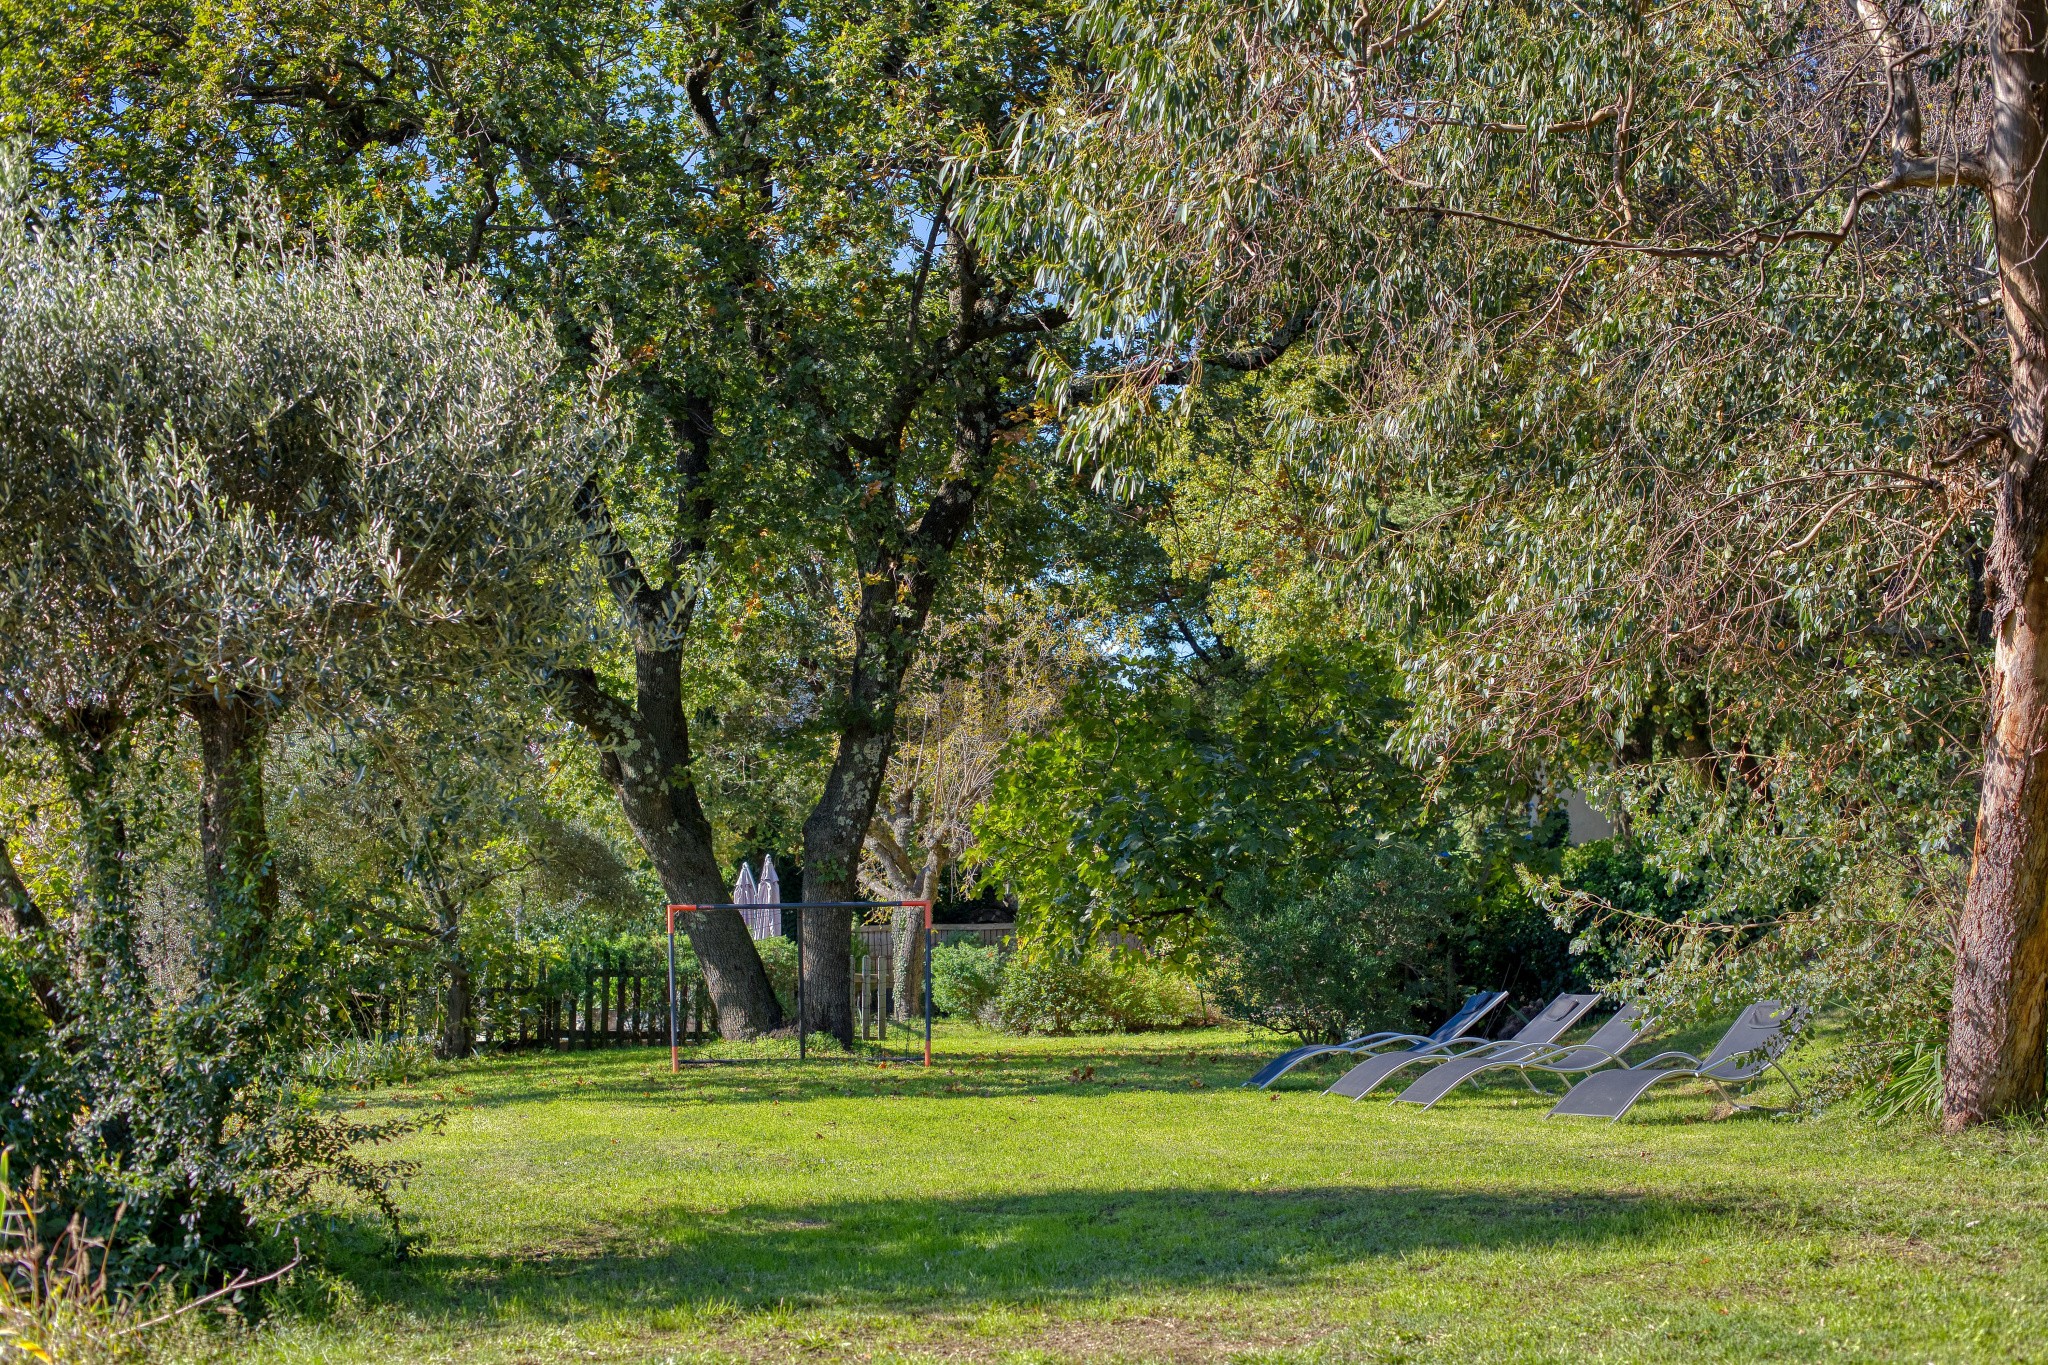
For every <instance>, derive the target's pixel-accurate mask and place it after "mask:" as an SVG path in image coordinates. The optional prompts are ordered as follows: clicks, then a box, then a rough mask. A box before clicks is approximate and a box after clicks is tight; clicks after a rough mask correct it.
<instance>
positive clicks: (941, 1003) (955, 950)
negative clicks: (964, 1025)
mask: <svg viewBox="0 0 2048 1365" xmlns="http://www.w3.org/2000/svg"><path fill="white" fill-rule="evenodd" d="M1002 988H1003V953H1002V950H1001V949H1000V948H998V947H996V946H995V945H994V944H993V943H941V944H938V945H936V946H935V947H933V949H932V1008H933V1009H935V1010H937V1011H938V1012H939V1013H941V1014H948V1015H952V1016H954V1017H956V1018H960V1019H979V1018H981V1017H982V1015H983V1013H984V1012H985V1011H986V1010H987V1009H988V1007H989V1005H990V1003H991V1002H992V1001H994V999H995V998H996V995H997V993H998V992H1000V991H1001V990H1002Z"/></svg>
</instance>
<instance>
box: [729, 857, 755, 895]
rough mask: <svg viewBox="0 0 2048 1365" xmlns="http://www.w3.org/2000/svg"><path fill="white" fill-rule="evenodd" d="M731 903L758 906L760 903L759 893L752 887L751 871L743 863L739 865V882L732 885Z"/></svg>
mask: <svg viewBox="0 0 2048 1365" xmlns="http://www.w3.org/2000/svg"><path fill="white" fill-rule="evenodd" d="M732 903H733V904H734V905H758V904H759V903H760V891H759V889H758V888H756V887H755V885H754V872H753V869H752V868H750V867H748V866H747V865H746V864H745V863H741V864H740V875H739V880H737V881H735V882H734V883H733V884H732Z"/></svg>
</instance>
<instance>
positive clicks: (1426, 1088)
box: [1394, 1005, 1648, 1109]
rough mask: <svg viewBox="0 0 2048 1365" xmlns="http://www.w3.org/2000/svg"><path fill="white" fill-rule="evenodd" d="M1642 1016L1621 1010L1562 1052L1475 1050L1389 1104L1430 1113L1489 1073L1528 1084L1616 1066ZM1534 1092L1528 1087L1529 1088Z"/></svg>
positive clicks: (1547, 1046)
mask: <svg viewBox="0 0 2048 1365" xmlns="http://www.w3.org/2000/svg"><path fill="white" fill-rule="evenodd" d="M1647 1022H1648V1021H1647V1020H1645V1019H1644V1018H1643V1013H1642V1011H1641V1010H1639V1009H1637V1008H1636V1007H1635V1006H1634V1005H1623V1006H1622V1007H1621V1008H1620V1009H1618V1010H1616V1011H1615V1012H1614V1015H1613V1017H1611V1018H1610V1019H1608V1021H1607V1022H1606V1023H1604V1024H1602V1025H1601V1026H1600V1027H1599V1028H1598V1029H1596V1030H1594V1032H1593V1036H1592V1037H1591V1038H1588V1039H1587V1040H1586V1041H1585V1042H1583V1043H1578V1044H1575V1045H1573V1046H1571V1047H1565V1046H1562V1045H1560V1044H1554V1043H1521V1042H1515V1043H1502V1044H1501V1045H1500V1046H1499V1047H1497V1048H1479V1049H1475V1050H1473V1051H1471V1052H1468V1053H1465V1054H1464V1055H1463V1056H1459V1057H1453V1058H1452V1059H1451V1060H1450V1061H1447V1062H1441V1063H1439V1064H1438V1065H1436V1066H1434V1067H1431V1068H1430V1069H1429V1071H1428V1072H1426V1073H1425V1074H1424V1075H1423V1077H1422V1079H1421V1080H1419V1081H1417V1082H1415V1084H1413V1085H1411V1086H1409V1087H1408V1088H1407V1089H1406V1090H1403V1091H1402V1092H1401V1093H1400V1094H1399V1095H1396V1096H1395V1097H1394V1098H1395V1099H1396V1100H1397V1101H1400V1102H1402V1103H1406V1104H1419V1105H1421V1106H1422V1107H1423V1108H1424V1109H1427V1108H1429V1106H1431V1105H1432V1104H1435V1103H1436V1102H1437V1101H1438V1100H1440V1099H1442V1098H1443V1097H1444V1096H1446V1095H1448V1094H1450V1093H1451V1092H1452V1091H1453V1090H1456V1089H1457V1088H1458V1087H1459V1086H1461V1085H1463V1084H1464V1083H1465V1082H1466V1081H1469V1080H1471V1079H1472V1078H1474V1077H1475V1076H1482V1075H1485V1074H1486V1073H1487V1072H1489V1071H1508V1070H1514V1071H1519V1072H1522V1073H1523V1079H1524V1080H1525V1081H1526V1080H1527V1079H1528V1075H1527V1073H1528V1072H1530V1071H1552V1072H1556V1073H1558V1074H1560V1075H1583V1074H1584V1073H1586V1072H1588V1071H1597V1070H1599V1069H1600V1068H1601V1067H1603V1066H1606V1065H1607V1064H1608V1063H1610V1062H1618V1061H1620V1060H1621V1054H1622V1053H1624V1052H1626V1051H1628V1049H1629V1045H1630V1044H1632V1043H1634V1042H1635V1041H1636V1039H1638V1038H1640V1037H1642V1034H1643V1029H1644V1028H1645V1027H1646V1026H1647ZM1532 1088H1533V1087H1532Z"/></svg>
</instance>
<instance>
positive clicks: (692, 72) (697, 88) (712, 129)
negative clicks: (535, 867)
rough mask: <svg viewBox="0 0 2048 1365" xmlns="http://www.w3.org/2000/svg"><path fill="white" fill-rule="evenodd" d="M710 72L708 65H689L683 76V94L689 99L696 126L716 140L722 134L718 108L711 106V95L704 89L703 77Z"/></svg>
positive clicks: (705, 134)
mask: <svg viewBox="0 0 2048 1365" xmlns="http://www.w3.org/2000/svg"><path fill="white" fill-rule="evenodd" d="M710 72H711V68H710V67H709V66H693V67H691V68H690V69H689V71H688V72H686V73H685V74H684V76H683V95H684V97H685V98H687V99H688V100H689V101H690V112H691V113H693V114H695V115H696V116H697V126H698V127H700V128H702V129H703V130H704V136H706V137H708V138H710V139H711V140H712V141H713V142H716V141H718V140H719V138H720V137H721V136H722V134H721V133H720V131H719V126H718V110H717V109H715V108H714V107H712V104H711V96H710V94H709V93H707V92H706V91H705V89H704V78H705V77H706V76H707V75H709V74H710Z"/></svg>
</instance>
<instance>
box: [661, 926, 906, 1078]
mask: <svg viewBox="0 0 2048 1365" xmlns="http://www.w3.org/2000/svg"><path fill="white" fill-rule="evenodd" d="M764 909H765V910H795V911H798V912H799V913H801V912H802V911H805V910H910V909H918V910H922V911H924V1064H925V1065H926V1066H930V1065H931V1064H932V902H931V897H929V896H927V897H925V898H924V899H923V900H910V901H787V902H783V903H780V904H776V905H768V906H760V905H730V904H728V905H671V906H669V908H668V1069H669V1072H670V1073H671V1074H674V1073H675V1072H678V1071H680V1070H682V1065H683V1063H682V1052H681V1047H680V1044H679V1042H678V1040H677V1037H676V916H677V915H691V914H695V913H697V912H698V911H700V910H764ZM805 1046H806V1044H805V1038H804V939H803V933H802V931H801V930H799V931H798V933H797V939H796V1055H797V1058H798V1060H802V1059H803V1058H805V1057H806V1056H808V1055H809V1054H808V1053H807V1052H806V1051H805Z"/></svg>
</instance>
